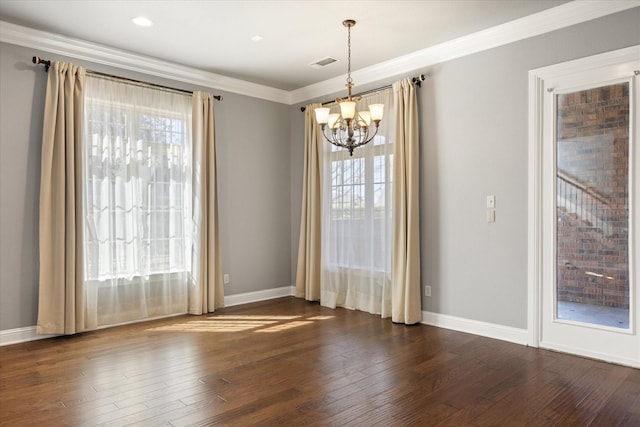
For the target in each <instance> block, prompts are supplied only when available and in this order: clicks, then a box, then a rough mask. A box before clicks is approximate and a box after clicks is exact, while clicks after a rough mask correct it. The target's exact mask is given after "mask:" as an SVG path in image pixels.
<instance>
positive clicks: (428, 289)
mask: <svg viewBox="0 0 640 427" xmlns="http://www.w3.org/2000/svg"><path fill="white" fill-rule="evenodd" d="M424 296H425V297H430V296H431V286H429V285H425V287H424Z"/></svg>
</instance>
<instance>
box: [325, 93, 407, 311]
mask: <svg viewBox="0 0 640 427" xmlns="http://www.w3.org/2000/svg"><path fill="white" fill-rule="evenodd" d="M378 103H383V104H384V105H385V117H384V119H383V120H382V122H381V125H380V129H379V131H378V135H377V136H376V137H375V140H374V141H371V142H370V143H369V144H367V145H365V146H363V147H360V148H356V149H355V150H354V152H353V156H349V152H348V151H347V150H344V149H341V148H337V147H334V146H333V145H331V144H329V143H327V142H325V143H324V148H325V153H324V156H323V158H324V162H323V163H324V170H323V185H322V189H323V190H322V191H323V213H322V216H323V225H322V272H321V298H320V303H321V304H322V305H323V306H326V307H331V308H335V307H345V308H350V309H357V310H362V311H366V312H369V313H373V314H386V313H391V248H392V245H391V243H392V212H391V211H392V176H393V138H394V132H393V130H394V121H395V118H394V114H393V112H394V107H393V93H392V91H391V89H385V90H382V91H379V92H376V93H373V94H370V95H366V96H365V97H363V99H362V100H361V101H360V102H359V103H358V110H359V111H366V110H367V106H368V105H369V104H378ZM334 109H335V110H336V112H337V111H338V109H337V106H334V107H333V108H332V112H334V111H333V110H334Z"/></svg>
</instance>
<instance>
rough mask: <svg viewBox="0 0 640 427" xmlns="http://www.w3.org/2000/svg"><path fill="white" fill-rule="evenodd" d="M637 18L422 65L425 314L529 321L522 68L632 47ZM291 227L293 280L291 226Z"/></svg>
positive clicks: (296, 187) (296, 208)
mask: <svg viewBox="0 0 640 427" xmlns="http://www.w3.org/2000/svg"><path fill="white" fill-rule="evenodd" d="M638 22H640V8H634V9H631V10H627V11H625V12H621V13H618V14H615V15H611V16H608V17H604V18H601V19H598V20H594V21H591V22H587V23H583V24H580V25H576V26H573V27H569V28H566V29H563V30H558V31H555V32H552V33H548V34H545V35H542V36H538V37H534V38H531V39H527V40H523V41H520V42H517V43H513V44H510V45H507V46H503V47H499V48H495V49H491V50H488V51H485V52H481V53H478V54H474V55H470V56H466V57H464V58H460V59H458V60H453V61H449V62H446V63H442V64H438V65H436V66H433V67H432V68H431V69H429V70H420V72H427V73H428V74H429V77H428V79H427V81H425V82H424V83H423V85H422V88H421V89H418V93H419V98H418V102H419V109H420V126H421V138H420V150H421V152H420V168H421V172H420V173H421V175H420V185H421V189H420V209H421V240H422V244H421V250H422V263H421V265H422V286H423V287H424V285H431V287H432V296H431V297H430V298H426V297H422V307H423V310H426V311H431V312H435V313H440V314H447V315H452V316H458V317H462V318H466V319H474V320H479V321H484V322H490V323H495V324H500V325H505V326H511V327H516V328H526V327H527V138H528V129H527V118H528V113H527V109H528V70H530V69H534V68H539V67H542V66H546V65H551V64H555V63H559V62H564V61H568V60H572V59H577V58H581V57H585V56H589V55H594V54H597V53H602V52H606V51H609V50H615V49H619V48H623V47H628V46H631V45H635V44H640V26H638ZM415 74H418V72H415V73H412V74H410V75H415ZM400 77H405V76H398V78H400ZM356 83H357V81H356ZM386 83H387V82H380V83H379V85H383V84H386ZM359 89H362V88H358V90H359ZM356 91H357V90H356ZM327 99H331V97H330V96H327V97H325V98H324V100H327ZM292 116H293V117H296V116H298V119H297V120H298V122H297V123H296V122H295V121H294V119H293V118H292V133H293V139H292V141H291V144H292V149H291V151H292V165H291V172H292V194H291V201H292V209H291V217H292V218H299V215H300V199H301V177H302V169H301V167H300V165H299V164H300V163H301V162H302V158H303V154H304V152H303V150H302V148H301V146H302V141H303V135H304V133H303V128H304V121H303V117H302V114H301V113H300V110H299V106H294V107H292ZM489 194H494V195H495V196H496V222H495V223H493V224H488V223H487V222H486V218H485V213H486V208H485V206H486V196H487V195H489ZM291 226H292V230H291V237H292V239H291V252H292V278H294V277H295V270H296V257H295V254H296V253H297V248H298V236H299V222H295V221H294V222H292V225H291ZM422 293H424V292H422Z"/></svg>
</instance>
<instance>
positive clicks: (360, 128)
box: [315, 19, 384, 156]
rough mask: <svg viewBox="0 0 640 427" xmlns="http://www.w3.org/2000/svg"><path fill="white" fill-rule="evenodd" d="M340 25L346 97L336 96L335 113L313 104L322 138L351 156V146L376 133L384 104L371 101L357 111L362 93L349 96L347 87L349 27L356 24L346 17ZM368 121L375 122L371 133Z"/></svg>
mask: <svg viewBox="0 0 640 427" xmlns="http://www.w3.org/2000/svg"><path fill="white" fill-rule="evenodd" d="M342 25H344V26H345V27H347V34H348V37H347V46H348V62H347V84H346V86H347V91H348V92H347V97H346V98H345V99H340V98H338V99H336V103H338V105H339V106H340V113H339V114H338V113H334V114H331V113H330V109H329V108H326V107H322V108H316V109H315V113H316V121H317V122H318V124H319V125H320V126H321V127H322V135H323V136H324V138H325V139H326V140H327V141H329V142H330V143H331V144H333V145H335V146H337V147H341V148H346V149H347V150H349V154H350V155H351V156H353V150H354V149H355V148H357V147H360V146H362V145H365V144H366V143H368V142H370V141H371V140H372V139H373V138H374V137H375V136H376V134H377V133H378V127H379V126H380V121H381V120H382V114H383V110H384V104H371V105H369V111H358V109H357V107H356V102H358V101H360V99H362V97H361V96H356V97H352V96H351V89H352V88H353V87H354V86H355V85H354V84H353V79H352V78H351V27H353V26H354V25H356V21H354V20H353V19H347V20H345V21H343V22H342ZM371 122H373V123H374V125H375V129H374V130H373V133H371V132H372V131H371ZM327 130H328V132H327Z"/></svg>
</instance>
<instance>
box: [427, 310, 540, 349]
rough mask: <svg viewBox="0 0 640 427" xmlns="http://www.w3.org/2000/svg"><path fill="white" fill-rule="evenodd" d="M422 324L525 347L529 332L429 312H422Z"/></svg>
mask: <svg viewBox="0 0 640 427" xmlns="http://www.w3.org/2000/svg"><path fill="white" fill-rule="evenodd" d="M422 323H424V324H425V325H431V326H437V327H439V328H444V329H452V330H454V331H458V332H466V333H469V334H474V335H479V336H482V337H487V338H494V339H498V340H502V341H508V342H512V343H515V344H521V345H527V342H528V338H529V332H528V331H527V330H526V329H519V328H513V327H510V326H503V325H496V324H494V323H487V322H480V321H477V320H471V319H465V318H462V317H456V316H449V315H447V314H439V313H431V312H429V311H423V312H422Z"/></svg>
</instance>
